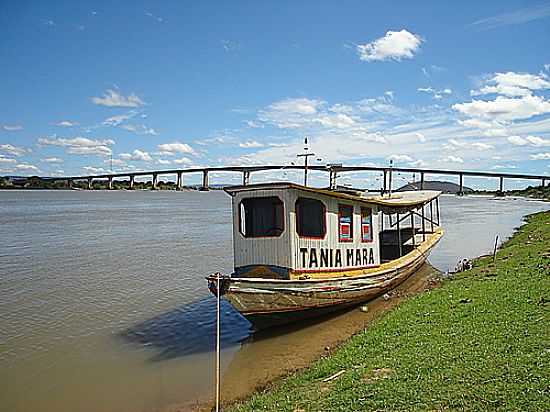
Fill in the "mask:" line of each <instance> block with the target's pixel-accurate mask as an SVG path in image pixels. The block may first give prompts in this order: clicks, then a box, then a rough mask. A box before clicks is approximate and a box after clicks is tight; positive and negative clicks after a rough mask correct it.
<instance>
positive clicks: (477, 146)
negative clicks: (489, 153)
mask: <svg viewBox="0 0 550 412" xmlns="http://www.w3.org/2000/svg"><path fill="white" fill-rule="evenodd" d="M470 146H471V147H473V148H474V149H478V150H489V149H492V148H494V146H493V145H490V144H487V143H482V142H476V143H470Z"/></svg>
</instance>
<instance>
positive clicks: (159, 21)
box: [145, 11, 164, 23]
mask: <svg viewBox="0 0 550 412" xmlns="http://www.w3.org/2000/svg"><path fill="white" fill-rule="evenodd" d="M145 15H146V16H147V17H151V18H152V19H154V20H156V21H157V22H158V23H162V22H163V21H164V19H163V18H162V17H159V16H155V15H154V14H153V13H151V12H149V11H146V12H145Z"/></svg>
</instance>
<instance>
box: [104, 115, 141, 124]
mask: <svg viewBox="0 0 550 412" xmlns="http://www.w3.org/2000/svg"><path fill="white" fill-rule="evenodd" d="M135 115H136V113H135V112H130V113H126V114H119V115H116V116H111V117H108V118H107V119H105V120H104V121H103V125H104V126H118V125H119V124H121V123H122V122H124V121H126V120H128V119H131V118H132V117H134V116H135Z"/></svg>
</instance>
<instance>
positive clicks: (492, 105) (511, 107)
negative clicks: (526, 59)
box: [452, 95, 550, 122]
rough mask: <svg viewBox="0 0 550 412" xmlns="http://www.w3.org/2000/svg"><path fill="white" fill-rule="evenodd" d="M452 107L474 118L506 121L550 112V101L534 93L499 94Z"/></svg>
mask: <svg viewBox="0 0 550 412" xmlns="http://www.w3.org/2000/svg"><path fill="white" fill-rule="evenodd" d="M452 108H453V109H454V110H456V111H458V112H460V113H462V114H464V115H467V116H470V117H472V118H478V119H489V120H496V121H504V122H506V121H512V120H520V119H528V118H530V117H533V116H536V115H540V114H546V113H550V101H547V100H545V99H544V98H543V97H539V96H533V95H527V96H522V97H520V98H509V97H503V96H498V97H497V98H496V99H495V100H490V101H485V100H473V101H472V102H469V103H457V104H454V105H453V106H452Z"/></svg>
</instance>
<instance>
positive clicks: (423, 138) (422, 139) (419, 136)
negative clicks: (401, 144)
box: [414, 132, 426, 143]
mask: <svg viewBox="0 0 550 412" xmlns="http://www.w3.org/2000/svg"><path fill="white" fill-rule="evenodd" d="M414 135H415V136H416V138H417V139H418V142H419V143H426V136H424V135H423V134H422V133H420V132H416V133H415V134H414Z"/></svg>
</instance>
